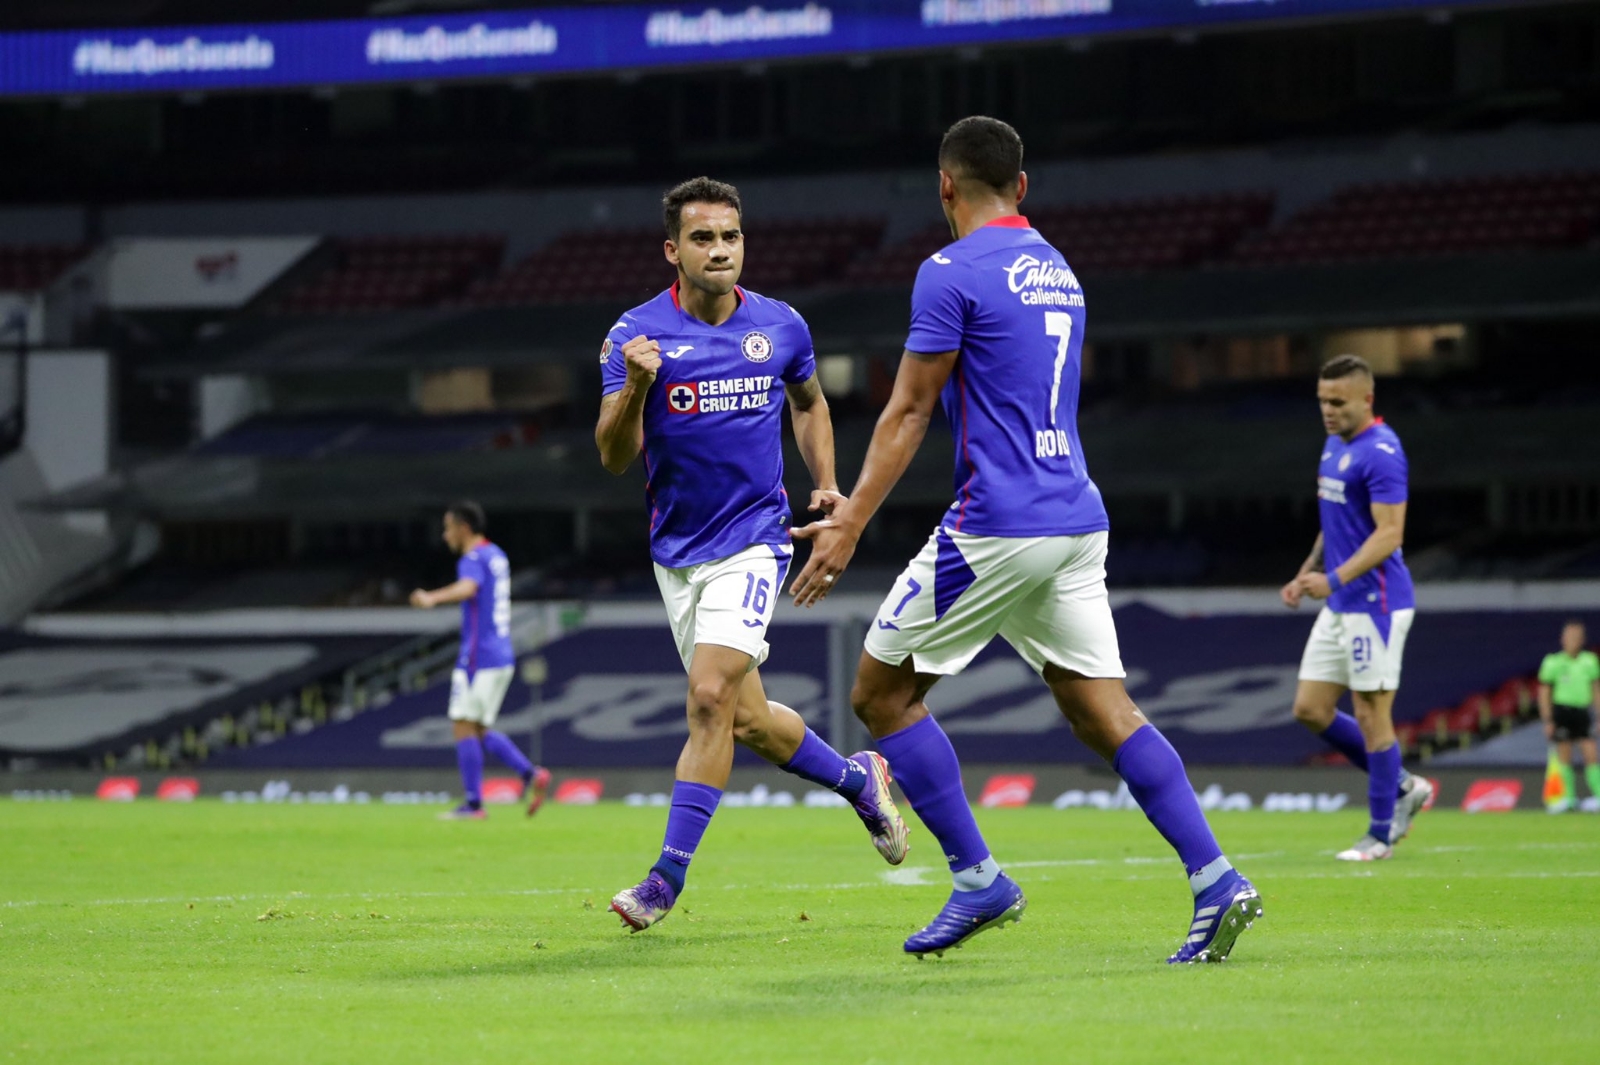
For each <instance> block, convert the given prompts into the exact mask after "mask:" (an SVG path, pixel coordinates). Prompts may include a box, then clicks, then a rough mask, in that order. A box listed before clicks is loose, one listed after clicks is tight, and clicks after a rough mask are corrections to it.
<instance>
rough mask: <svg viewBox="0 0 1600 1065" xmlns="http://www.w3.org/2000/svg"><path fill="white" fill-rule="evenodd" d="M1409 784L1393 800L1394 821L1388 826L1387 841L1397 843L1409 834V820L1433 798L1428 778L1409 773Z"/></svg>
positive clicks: (1431, 786)
mask: <svg viewBox="0 0 1600 1065" xmlns="http://www.w3.org/2000/svg"><path fill="white" fill-rule="evenodd" d="M1408 783H1409V784H1410V785H1411V786H1410V788H1409V789H1408V790H1407V791H1406V793H1405V794H1404V795H1402V796H1400V797H1399V798H1398V799H1396V800H1395V803H1394V823H1393V824H1391V825H1390V826H1389V843H1390V844H1391V845H1393V844H1396V843H1399V842H1400V841H1401V840H1403V839H1405V838H1406V837H1407V836H1408V835H1410V834H1411V822H1412V820H1413V819H1414V818H1415V817H1416V816H1417V815H1418V814H1420V813H1421V812H1422V811H1423V809H1424V808H1425V807H1426V806H1427V805H1428V800H1430V799H1432V798H1433V785H1432V784H1430V783H1429V782H1428V778H1427V777H1424V776H1418V775H1417V774H1416V773H1413V774H1411V779H1410V780H1409V781H1408Z"/></svg>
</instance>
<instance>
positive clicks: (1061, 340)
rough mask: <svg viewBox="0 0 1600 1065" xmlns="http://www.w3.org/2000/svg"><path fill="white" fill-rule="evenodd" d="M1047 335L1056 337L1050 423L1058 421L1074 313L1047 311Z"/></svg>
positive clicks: (1051, 384)
mask: <svg viewBox="0 0 1600 1065" xmlns="http://www.w3.org/2000/svg"><path fill="white" fill-rule="evenodd" d="M1044 331H1045V335H1046V336H1053V337H1055V338H1056V372H1055V378H1054V380H1053V381H1051V383H1050V424H1051V425H1054V424H1055V423H1056V403H1057V402H1058V401H1059V400H1060V399H1061V372H1062V371H1063V370H1065V369H1066V368H1067V348H1068V346H1069V345H1070V344H1071V343H1072V315H1070V314H1068V313H1067V312H1065V311H1045V312H1044Z"/></svg>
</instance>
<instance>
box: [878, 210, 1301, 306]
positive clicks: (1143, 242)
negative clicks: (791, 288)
mask: <svg viewBox="0 0 1600 1065" xmlns="http://www.w3.org/2000/svg"><path fill="white" fill-rule="evenodd" d="M1272 203H1273V198H1272V196H1271V195H1269V194H1266V193H1228V194H1218V195H1213V196H1183V197H1161V198H1157V199H1144V200H1127V201H1122V202H1117V203H1104V204H1087V205H1075V206H1070V207H1041V208H1038V209H1026V208H1025V209H1024V213H1025V214H1026V215H1027V216H1028V221H1029V222H1031V223H1032V224H1033V226H1034V228H1036V229H1038V230H1039V232H1040V233H1041V234H1043V235H1044V237H1045V239H1046V240H1048V241H1050V243H1051V244H1053V245H1054V246H1055V247H1056V249H1057V250H1059V251H1060V252H1061V253H1062V254H1063V255H1064V256H1066V259H1067V262H1068V263H1070V264H1071V265H1072V268H1073V270H1074V271H1076V272H1079V273H1097V274H1108V273H1132V272H1139V271H1147V270H1163V269H1171V268H1174V267H1181V266H1189V265H1193V264H1195V263H1198V262H1201V261H1204V260H1206V259H1209V258H1213V257H1216V256H1219V255H1223V254H1226V253H1227V252H1228V251H1229V250H1231V249H1232V247H1233V246H1234V245H1235V244H1236V243H1237V242H1238V241H1239V239H1240V238H1241V237H1242V236H1243V235H1244V234H1245V233H1247V232H1249V231H1251V230H1253V229H1256V228H1259V227H1260V226H1262V225H1264V224H1265V223H1266V222H1267V219H1268V218H1270V217H1271V215H1272ZM949 243H950V230H949V227H948V226H946V225H945V224H944V223H942V222H941V223H939V224H938V225H934V226H930V227H928V228H927V229H926V230H924V231H922V232H920V233H918V234H917V235H916V236H914V237H911V238H910V239H908V240H906V241H903V242H901V243H899V244H895V245H893V246H891V247H888V248H884V249H883V250H882V251H880V252H879V253H878V254H876V255H873V256H870V257H867V258H864V259H861V260H859V261H857V262H856V263H855V264H854V265H853V266H852V268H851V270H850V273H849V277H850V280H851V281H853V282H854V283H856V284H862V285H908V284H910V283H911V282H912V280H913V279H915V277H916V274H917V267H918V266H919V265H921V263H922V260H924V259H926V258H927V257H928V256H930V255H932V254H933V253H934V252H936V251H938V250H939V249H940V248H942V247H944V246H945V245H947V244H949Z"/></svg>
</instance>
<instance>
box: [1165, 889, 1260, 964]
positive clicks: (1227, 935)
mask: <svg viewBox="0 0 1600 1065" xmlns="http://www.w3.org/2000/svg"><path fill="white" fill-rule="evenodd" d="M1261 913H1262V909H1261V895H1260V893H1259V892H1257V891H1256V889H1255V885H1254V884H1252V883H1250V881H1248V880H1246V879H1245V878H1244V877H1242V876H1240V875H1239V874H1238V873H1237V872H1235V871H1232V870H1230V871H1229V873H1228V875H1227V876H1225V877H1223V878H1222V879H1221V880H1219V881H1217V882H1216V883H1215V884H1212V885H1211V886H1210V887H1208V888H1206V889H1205V890H1204V891H1202V892H1201V893H1200V894H1199V895H1198V896H1197V897H1196V898H1195V900H1194V921H1193V922H1192V923H1191V924H1190V925H1189V937H1188V938H1187V939H1185V940H1184V941H1183V946H1181V947H1179V948H1178V952H1177V953H1176V954H1174V955H1173V956H1172V957H1170V958H1168V959H1167V964H1168V965H1188V964H1192V963H1194V962H1207V961H1210V962H1219V961H1223V960H1225V959H1226V958H1227V957H1228V953H1229V952H1230V951H1232V950H1233V945H1234V943H1236V942H1237V941H1238V939H1239V936H1240V935H1242V934H1243V933H1244V930H1245V929H1247V928H1249V927H1250V926H1251V925H1253V924H1255V923H1256V921H1257V920H1259V919H1260V917H1261Z"/></svg>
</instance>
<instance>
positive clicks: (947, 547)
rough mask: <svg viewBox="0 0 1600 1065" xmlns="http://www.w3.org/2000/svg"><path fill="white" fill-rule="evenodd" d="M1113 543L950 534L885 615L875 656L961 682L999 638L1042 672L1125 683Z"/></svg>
mask: <svg viewBox="0 0 1600 1065" xmlns="http://www.w3.org/2000/svg"><path fill="white" fill-rule="evenodd" d="M1107 540H1108V534H1106V533H1104V532H1095V533H1087V534H1085V535H1082V536H1033V537H1009V536H971V535H968V534H966V533H958V532H951V531H949V530H947V529H944V528H939V529H936V530H935V531H934V534H933V536H932V537H931V538H929V540H928V543H927V545H926V546H925V547H923V549H922V551H921V552H920V553H919V554H918V555H917V557H916V558H914V559H912V560H911V564H910V565H909V566H907V567H906V570H905V572H904V573H902V574H900V576H899V577H898V578H897V579H896V580H895V584H894V589H893V590H892V591H891V592H890V593H889V597H888V598H887V599H885V600H884V601H883V605H882V606H881V607H879V608H878V616H877V617H876V618H874V619H873V622H872V627H871V629H870V630H869V631H868V633H867V646H866V650H867V653H868V654H869V655H871V656H872V657H873V658H876V659H877V660H878V661H880V662H883V663H885V664H887V665H891V666H898V665H900V664H901V663H902V662H904V661H905V660H906V658H907V656H910V657H911V659H912V662H913V665H914V666H915V668H916V671H917V672H918V673H937V674H942V675H950V674H954V673H960V672H961V671H962V670H963V669H965V668H966V667H967V665H968V664H969V663H970V662H971V661H972V660H973V658H974V657H976V656H977V654H978V652H979V651H981V650H983V649H984V647H986V646H987V645H988V643H989V641H990V640H992V639H994V637H995V636H996V635H999V636H1001V637H1002V638H1004V639H1005V641H1006V642H1007V643H1009V644H1010V645H1011V646H1012V647H1014V648H1016V650H1017V653H1018V654H1020V655H1021V656H1022V657H1023V659H1024V660H1025V661H1026V662H1027V663H1028V665H1030V666H1032V667H1033V668H1034V670H1035V671H1036V672H1039V673H1043V672H1044V667H1045V664H1046V663H1054V664H1055V665H1057V666H1059V667H1061V668H1062V669H1068V670H1072V671H1074V672H1077V673H1081V674H1083V675H1084V676H1085V677H1122V676H1125V675H1126V674H1125V673H1124V672H1123V669H1122V655H1121V653H1120V651H1119V650H1118V648H1117V628H1116V625H1115V624H1114V623H1113V622H1112V620H1111V601H1110V599H1109V597H1108V596H1107V595H1106V544H1107Z"/></svg>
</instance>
